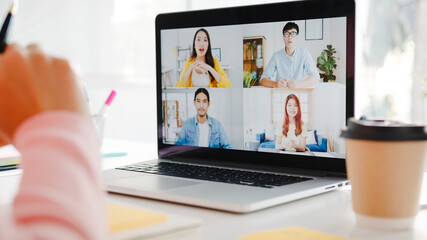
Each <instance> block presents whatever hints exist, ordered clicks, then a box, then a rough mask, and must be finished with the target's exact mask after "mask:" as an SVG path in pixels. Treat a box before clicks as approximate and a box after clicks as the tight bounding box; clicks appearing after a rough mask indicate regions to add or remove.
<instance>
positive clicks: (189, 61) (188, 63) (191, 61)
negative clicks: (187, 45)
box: [185, 57, 196, 65]
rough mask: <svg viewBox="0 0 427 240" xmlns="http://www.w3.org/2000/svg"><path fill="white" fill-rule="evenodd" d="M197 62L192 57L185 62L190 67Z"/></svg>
mask: <svg viewBox="0 0 427 240" xmlns="http://www.w3.org/2000/svg"><path fill="white" fill-rule="evenodd" d="M195 60H196V59H195V58H192V57H190V58H189V59H187V61H185V65H190V64H192V63H193V62H194V61H195Z"/></svg>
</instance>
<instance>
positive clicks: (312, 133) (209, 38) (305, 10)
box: [104, 0, 355, 213]
mask: <svg viewBox="0 0 427 240" xmlns="http://www.w3.org/2000/svg"><path fill="white" fill-rule="evenodd" d="M354 33H355V3H354V1H353V0H324V1H292V2H284V3H275V4H265V5H253V6H243V7H233V8H222V9H211V10H202V11H189V12H177V13H166V14H160V15H158V16H157V18H156V57H157V58H156V67H157V85H156V86H157V102H156V104H157V126H153V127H157V129H158V139H157V140H158V141H157V143H158V159H155V160H152V161H144V162H140V163H136V164H131V165H127V166H122V167H119V168H116V169H110V170H107V171H105V172H104V180H105V184H106V187H107V190H108V191H109V192H114V193H121V194H126V195H131V196H138V197H144V198H151V199H158V200H163V201H170V202H176V203H181V204H186V205H194V206H199V207H205V208H211V209H218V210H223V211H229V212H236V213H247V212H252V211H256V210H260V209H263V208H268V207H271V206H275V205H278V204H282V203H286V202H290V201H294V200H297V199H302V198H305V197H309V196H313V195H316V194H321V193H324V192H328V191H332V190H334V189H338V188H340V187H343V186H345V185H346V184H348V180H347V176H346V166H345V144H344V140H343V139H341V138H340V137H339V134H340V130H341V128H343V127H345V125H346V120H347V119H348V118H349V117H352V116H353V115H354V51H355V46H354V45H355V36H354V35H355V34H354ZM328 69H329V70H328ZM330 70H332V71H330ZM146 104H147V103H146ZM148 104H149V103H148ZM141 111H144V109H143V108H141Z"/></svg>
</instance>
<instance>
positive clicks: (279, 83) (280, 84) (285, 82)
mask: <svg viewBox="0 0 427 240" xmlns="http://www.w3.org/2000/svg"><path fill="white" fill-rule="evenodd" d="M287 85H288V80H287V79H279V81H277V85H276V87H277V88H284V87H286V86H287Z"/></svg>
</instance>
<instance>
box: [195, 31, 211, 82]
mask: <svg viewBox="0 0 427 240" xmlns="http://www.w3.org/2000/svg"><path fill="white" fill-rule="evenodd" d="M200 31H202V32H204V33H206V36H208V50H207V51H206V55H205V62H206V64H207V65H209V66H211V67H212V68H215V62H214V59H213V56H212V50H211V38H210V37H209V33H208V31H207V30H206V29H204V28H200V29H199V30H197V31H196V33H195V34H194V38H193V50H192V51H191V58H190V59H195V58H196V57H197V52H196V48H195V43H196V36H197V34H198V33H199V32H200ZM209 75H210V76H211V79H214V76H213V75H212V74H211V73H210V72H209Z"/></svg>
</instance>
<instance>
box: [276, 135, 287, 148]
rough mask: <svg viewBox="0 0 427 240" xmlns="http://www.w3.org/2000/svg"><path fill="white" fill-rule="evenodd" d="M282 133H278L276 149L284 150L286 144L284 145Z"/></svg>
mask: <svg viewBox="0 0 427 240" xmlns="http://www.w3.org/2000/svg"><path fill="white" fill-rule="evenodd" d="M282 138H283V136H282V135H276V146H275V149H280V150H283V149H285V145H282Z"/></svg>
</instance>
